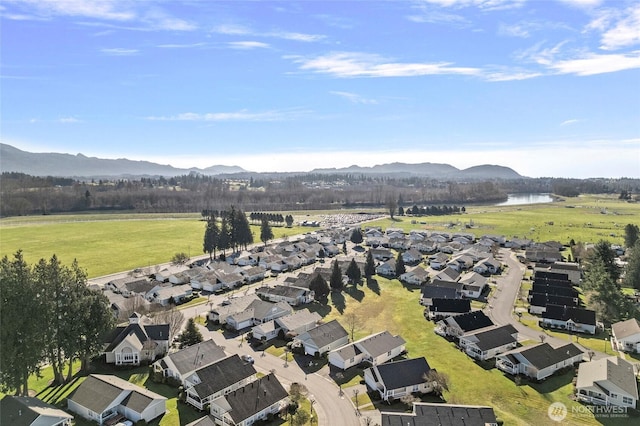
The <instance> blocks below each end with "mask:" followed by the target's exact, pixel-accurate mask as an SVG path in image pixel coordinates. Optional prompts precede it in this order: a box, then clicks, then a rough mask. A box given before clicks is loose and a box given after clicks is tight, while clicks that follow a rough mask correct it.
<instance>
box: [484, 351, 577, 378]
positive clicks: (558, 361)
mask: <svg viewBox="0 0 640 426" xmlns="http://www.w3.org/2000/svg"><path fill="white" fill-rule="evenodd" d="M583 357H584V353H583V352H582V350H581V349H580V348H579V347H577V346H576V345H574V344H573V343H568V344H566V345H564V346H560V347H558V348H554V347H553V346H551V345H550V344H548V343H541V344H539V345H535V346H524V347H521V348H518V349H513V350H511V351H508V352H505V353H502V354H500V355H498V356H497V357H496V367H497V368H498V369H499V370H502V371H504V372H505V373H508V374H512V375H517V374H522V375H525V376H527V377H529V378H531V379H533V380H544V379H546V378H547V377H549V376H551V375H552V374H553V373H555V372H556V371H558V370H561V369H563V368H565V367H571V366H573V365H574V364H576V363H578V362H581V361H582V358H583Z"/></svg>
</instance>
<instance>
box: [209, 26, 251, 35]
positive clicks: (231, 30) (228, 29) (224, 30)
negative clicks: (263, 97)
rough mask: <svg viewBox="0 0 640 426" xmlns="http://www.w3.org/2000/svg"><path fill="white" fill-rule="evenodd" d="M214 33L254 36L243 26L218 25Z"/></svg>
mask: <svg viewBox="0 0 640 426" xmlns="http://www.w3.org/2000/svg"><path fill="white" fill-rule="evenodd" d="M212 31H213V32H214V33H218V34H227V35H250V34H252V31H251V30H250V29H249V28H247V27H245V26H243V25H236V24H224V25H218V26H216V27H214V28H213V29H212Z"/></svg>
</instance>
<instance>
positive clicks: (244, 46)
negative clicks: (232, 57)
mask: <svg viewBox="0 0 640 426" xmlns="http://www.w3.org/2000/svg"><path fill="white" fill-rule="evenodd" d="M227 46H229V47H231V48H232V49H241V50H249V49H266V48H268V47H269V45H268V44H267V43H262V42H260V41H230V42H229V43H227Z"/></svg>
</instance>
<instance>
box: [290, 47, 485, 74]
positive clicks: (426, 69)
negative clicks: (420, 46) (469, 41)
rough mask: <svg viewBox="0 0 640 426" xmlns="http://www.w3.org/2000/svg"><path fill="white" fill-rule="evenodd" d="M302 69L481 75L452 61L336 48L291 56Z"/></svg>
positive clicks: (344, 72)
mask: <svg viewBox="0 0 640 426" xmlns="http://www.w3.org/2000/svg"><path fill="white" fill-rule="evenodd" d="M287 58H289V59H292V60H293V61H294V62H295V63H297V64H299V66H300V69H301V70H304V71H311V72H316V73H320V74H330V75H333V76H334V77H341V78H347V77H412V76H422V75H436V74H459V75H478V74H480V70H479V69H478V68H469V67H455V66H452V64H451V63H449V62H437V63H419V62H418V63H411V62H405V63H403V62H394V61H392V60H389V59H387V58H384V57H382V56H380V55H375V54H369V53H359V52H332V53H328V54H326V55H321V56H316V57H311V58H308V57H301V56H289V57H287Z"/></svg>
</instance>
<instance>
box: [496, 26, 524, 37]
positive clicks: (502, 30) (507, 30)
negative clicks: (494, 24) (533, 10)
mask: <svg viewBox="0 0 640 426" xmlns="http://www.w3.org/2000/svg"><path fill="white" fill-rule="evenodd" d="M531 27H532V24H528V23H519V24H513V25H507V24H500V26H499V27H498V34H500V35H504V36H509V37H521V38H528V37H529V36H531Z"/></svg>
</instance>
